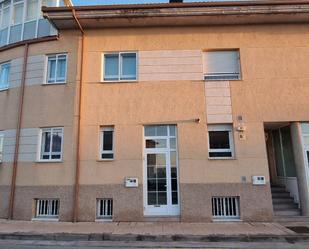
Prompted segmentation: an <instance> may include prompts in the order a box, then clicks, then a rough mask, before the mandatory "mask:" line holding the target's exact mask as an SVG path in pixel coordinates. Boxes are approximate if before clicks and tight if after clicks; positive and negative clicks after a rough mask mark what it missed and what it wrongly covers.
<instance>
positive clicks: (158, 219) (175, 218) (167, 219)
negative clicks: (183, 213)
mask: <svg viewBox="0 0 309 249" xmlns="http://www.w3.org/2000/svg"><path fill="white" fill-rule="evenodd" d="M144 221H145V222H180V216H160V217H159V216H158V217H151V216H149V217H144Z"/></svg>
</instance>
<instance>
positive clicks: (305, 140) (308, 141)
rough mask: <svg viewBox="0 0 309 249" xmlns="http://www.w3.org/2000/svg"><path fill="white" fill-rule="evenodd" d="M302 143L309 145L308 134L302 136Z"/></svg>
mask: <svg viewBox="0 0 309 249" xmlns="http://www.w3.org/2000/svg"><path fill="white" fill-rule="evenodd" d="M304 145H305V146H309V136H304Z"/></svg>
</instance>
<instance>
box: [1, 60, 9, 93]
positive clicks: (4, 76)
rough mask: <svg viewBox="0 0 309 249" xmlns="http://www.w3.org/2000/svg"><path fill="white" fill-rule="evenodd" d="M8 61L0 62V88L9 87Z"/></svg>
mask: <svg viewBox="0 0 309 249" xmlns="http://www.w3.org/2000/svg"><path fill="white" fill-rule="evenodd" d="M9 79H10V63H2V64H0V90H3V89H7V88H9Z"/></svg>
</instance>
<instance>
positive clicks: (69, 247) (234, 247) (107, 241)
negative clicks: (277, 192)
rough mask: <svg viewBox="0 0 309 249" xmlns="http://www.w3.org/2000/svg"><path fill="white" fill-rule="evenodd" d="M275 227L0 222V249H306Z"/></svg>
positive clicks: (298, 238) (301, 239)
mask: <svg viewBox="0 0 309 249" xmlns="http://www.w3.org/2000/svg"><path fill="white" fill-rule="evenodd" d="M285 226H307V227H309V222H297V223H295V222H293V223H286V224H284V226H283V225H281V224H279V223H245V222H224V223H220V222H219V223H218V222H217V223H181V222H109V223H100V222H95V223H94V222H92V223H91V222H80V223H70V222H37V221H33V222H29V221H7V220H0V249H58V248H59V249H73V248H74V249H87V248H90V249H91V248H128V249H129V248H215V249H218V248H222V249H226V248H229V249H249V248H250V249H309V234H297V233H295V232H293V231H291V230H289V229H287V228H286V227H285Z"/></svg>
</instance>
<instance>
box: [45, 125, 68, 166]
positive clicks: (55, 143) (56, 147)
mask: <svg viewBox="0 0 309 249" xmlns="http://www.w3.org/2000/svg"><path fill="white" fill-rule="evenodd" d="M62 142H63V128H44V129H42V130H41V153H40V160H43V161H60V160H62Z"/></svg>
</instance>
